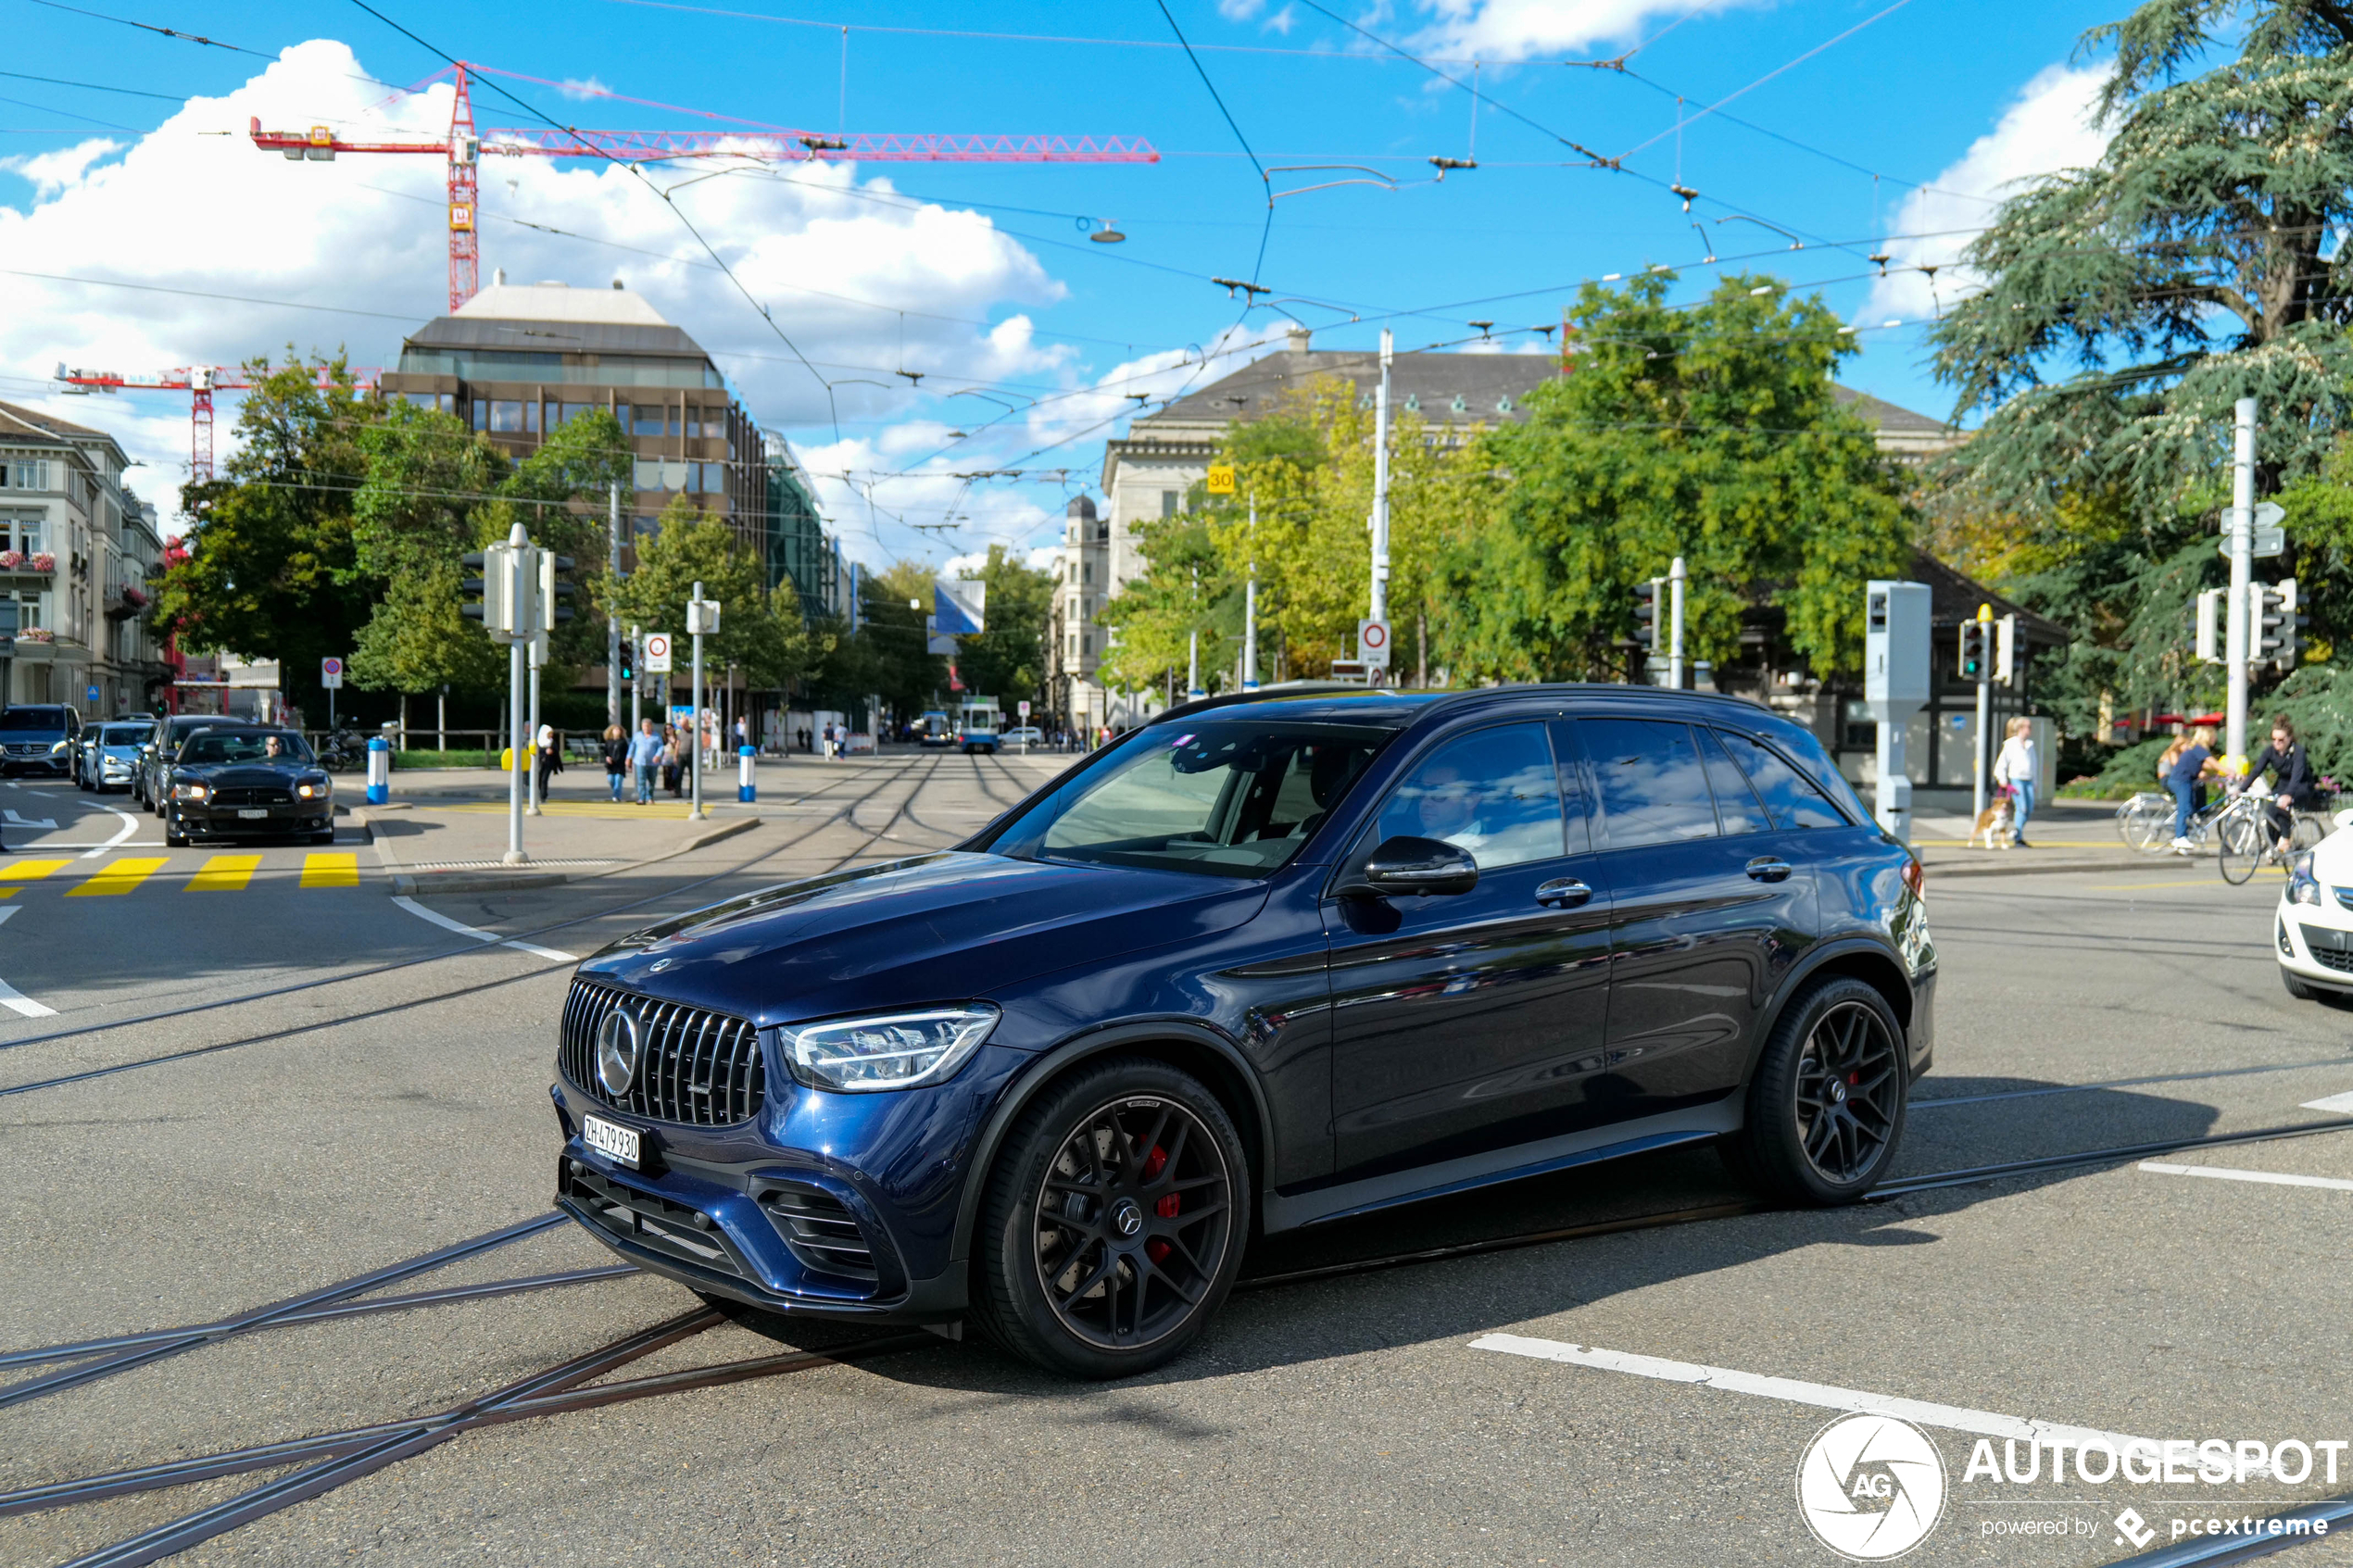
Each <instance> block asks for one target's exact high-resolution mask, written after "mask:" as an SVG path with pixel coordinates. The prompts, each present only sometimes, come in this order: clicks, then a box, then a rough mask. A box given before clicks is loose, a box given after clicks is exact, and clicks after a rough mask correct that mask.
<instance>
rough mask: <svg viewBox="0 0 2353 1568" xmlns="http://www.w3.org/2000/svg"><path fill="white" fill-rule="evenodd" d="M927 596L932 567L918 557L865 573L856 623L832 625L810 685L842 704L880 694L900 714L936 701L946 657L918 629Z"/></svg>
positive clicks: (942, 690) (943, 688)
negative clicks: (859, 619)
mask: <svg viewBox="0 0 2353 1568" xmlns="http://www.w3.org/2000/svg"><path fill="white" fill-rule="evenodd" d="M931 596H932V571H931V568H930V567H928V566H925V564H924V563H923V562H921V561H906V560H902V561H900V562H897V563H896V564H894V565H892V566H891V567H890V568H888V569H887V570H886V571H879V572H875V573H873V574H871V575H869V576H868V577H867V578H866V583H865V588H864V593H863V602H862V605H861V606H860V610H861V616H862V623H861V624H860V625H858V626H857V627H855V628H851V627H842V628H839V629H838V633H837V637H836V640H835V643H834V646H833V647H832V648H831V649H830V650H829V651H828V652H827V653H826V655H825V657H824V660H823V662H822V663H821V664H820V665H819V666H818V668H817V672H816V674H815V676H814V677H813V678H812V680H811V682H810V684H811V686H812V689H814V690H815V691H817V692H819V693H821V694H823V695H824V696H826V697H827V698H829V699H830V700H832V701H835V702H837V703H843V704H848V703H853V702H862V701H864V700H865V699H866V698H868V697H880V698H881V699H882V701H883V703H884V705H885V706H887V708H889V709H890V710H891V711H892V712H893V713H895V714H897V715H899V716H900V718H902V719H905V718H908V717H911V716H912V715H914V714H917V713H920V712H922V711H923V710H924V709H925V708H928V707H931V706H933V705H935V704H937V703H938V702H940V701H942V700H943V699H944V698H945V696H946V693H947V689H948V661H947V660H946V659H943V658H941V657H939V656H938V655H937V654H933V653H931V652H929V651H927V650H928V647H929V643H930V639H929V638H928V637H927V636H926V635H925V631H924V618H925V616H927V615H929V614H930V613H931V606H932V597H931Z"/></svg>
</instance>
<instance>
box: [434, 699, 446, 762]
mask: <svg viewBox="0 0 2353 1568" xmlns="http://www.w3.org/2000/svg"><path fill="white" fill-rule="evenodd" d="M433 748H434V750H435V751H447V750H448V749H449V688H448V687H447V686H446V685H445V686H443V687H442V688H441V690H440V691H438V692H436V693H434V699H433Z"/></svg>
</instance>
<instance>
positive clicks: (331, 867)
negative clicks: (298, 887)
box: [302, 855, 359, 887]
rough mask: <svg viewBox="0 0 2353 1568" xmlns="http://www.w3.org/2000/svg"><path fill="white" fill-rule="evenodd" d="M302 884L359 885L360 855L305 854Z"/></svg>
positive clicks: (323, 885) (310, 885) (315, 885)
mask: <svg viewBox="0 0 2353 1568" xmlns="http://www.w3.org/2000/svg"><path fill="white" fill-rule="evenodd" d="M302 884H303V885H304V886H305V887H357V886H359V856H357V855H305V856H304V857H303V858H302Z"/></svg>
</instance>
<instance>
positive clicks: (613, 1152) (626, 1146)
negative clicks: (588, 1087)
mask: <svg viewBox="0 0 2353 1568" xmlns="http://www.w3.org/2000/svg"><path fill="white" fill-rule="evenodd" d="M580 1141H581V1142H583V1143H585V1144H586V1145H587V1146H588V1147H589V1148H593V1149H595V1150H596V1151H597V1152H598V1154H601V1155H603V1156H605V1157H606V1158H607V1159H609V1160H612V1161H614V1162H615V1163H616V1164H621V1165H626V1166H628V1167H629V1168H630V1169H631V1170H633V1171H635V1169H636V1168H637V1130H636V1129H635V1127H622V1126H616V1125H615V1124H613V1123H610V1122H607V1121H605V1120H603V1119H602V1118H600V1117H596V1116H584V1117H582V1118H581V1119H580Z"/></svg>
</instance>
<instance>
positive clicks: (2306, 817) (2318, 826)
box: [2289, 811, 2336, 854]
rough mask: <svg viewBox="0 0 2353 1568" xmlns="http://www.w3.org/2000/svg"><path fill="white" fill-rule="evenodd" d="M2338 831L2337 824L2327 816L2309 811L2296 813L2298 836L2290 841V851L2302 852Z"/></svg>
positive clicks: (2294, 852)
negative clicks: (2316, 814)
mask: <svg viewBox="0 0 2353 1568" xmlns="http://www.w3.org/2000/svg"><path fill="white" fill-rule="evenodd" d="M2335 831H2336V824H2335V823H2334V822H2331V821H2330V820H2329V819H2328V818H2326V817H2321V816H2315V815H2313V814H2312V813H2311V812H2309V811H2298V812H2297V813H2296V836H2295V837H2294V839H2292V840H2291V841H2290V843H2289V850H2290V853H2293V854H2301V853H2302V852H2303V851H2305V850H2307V849H2309V848H2311V847H2313V846H2315V845H2317V844H2319V843H2320V842H2321V840H2322V839H2324V838H2326V837H2327V836H2328V835H2329V834H2332V833H2334V832H2335Z"/></svg>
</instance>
